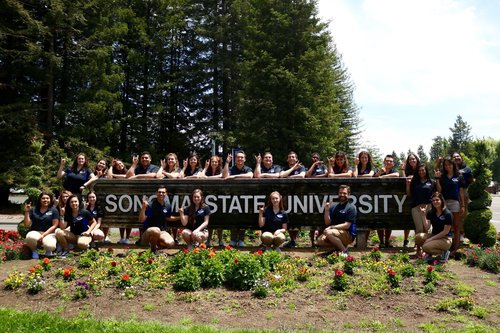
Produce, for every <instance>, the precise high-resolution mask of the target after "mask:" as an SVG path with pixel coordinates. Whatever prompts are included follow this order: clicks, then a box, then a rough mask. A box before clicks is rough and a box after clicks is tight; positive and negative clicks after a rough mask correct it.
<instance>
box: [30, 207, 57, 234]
mask: <svg viewBox="0 0 500 333" xmlns="http://www.w3.org/2000/svg"><path fill="white" fill-rule="evenodd" d="M30 220H31V226H30V230H31V231H42V232H43V231H47V230H48V229H49V228H50V227H52V221H53V220H59V212H58V211H57V209H56V208H54V207H51V208H49V209H47V210H46V211H45V212H44V213H42V212H40V210H39V209H37V208H36V207H34V208H31V210H30Z"/></svg>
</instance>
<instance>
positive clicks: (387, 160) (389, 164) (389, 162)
mask: <svg viewBox="0 0 500 333" xmlns="http://www.w3.org/2000/svg"><path fill="white" fill-rule="evenodd" d="M384 167H385V168H386V169H392V168H393V167H394V156H392V155H391V154H389V155H385V157H384Z"/></svg>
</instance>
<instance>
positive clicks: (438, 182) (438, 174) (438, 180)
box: [434, 169, 443, 193]
mask: <svg viewBox="0 0 500 333" xmlns="http://www.w3.org/2000/svg"><path fill="white" fill-rule="evenodd" d="M434 177H435V178H436V190H437V191H438V192H439V193H442V191H443V187H442V186H441V171H439V169H436V171H434Z"/></svg>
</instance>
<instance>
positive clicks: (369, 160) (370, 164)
mask: <svg viewBox="0 0 500 333" xmlns="http://www.w3.org/2000/svg"><path fill="white" fill-rule="evenodd" d="M362 155H366V156H368V162H366V169H365V170H368V172H370V171H372V169H373V165H372V156H371V155H370V153H369V152H367V151H366V150H363V151H360V152H359V154H358V159H359V162H358V172H359V171H361V168H362V167H363V164H362V163H361V156H362Z"/></svg>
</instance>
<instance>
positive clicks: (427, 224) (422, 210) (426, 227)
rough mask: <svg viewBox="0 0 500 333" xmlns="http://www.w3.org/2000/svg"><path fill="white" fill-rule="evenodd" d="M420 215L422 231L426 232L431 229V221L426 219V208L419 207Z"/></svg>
mask: <svg viewBox="0 0 500 333" xmlns="http://www.w3.org/2000/svg"><path fill="white" fill-rule="evenodd" d="M420 214H422V216H423V221H424V225H423V227H424V230H425V232H427V231H428V230H429V229H430V228H431V221H429V219H428V218H427V207H426V206H420Z"/></svg>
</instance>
